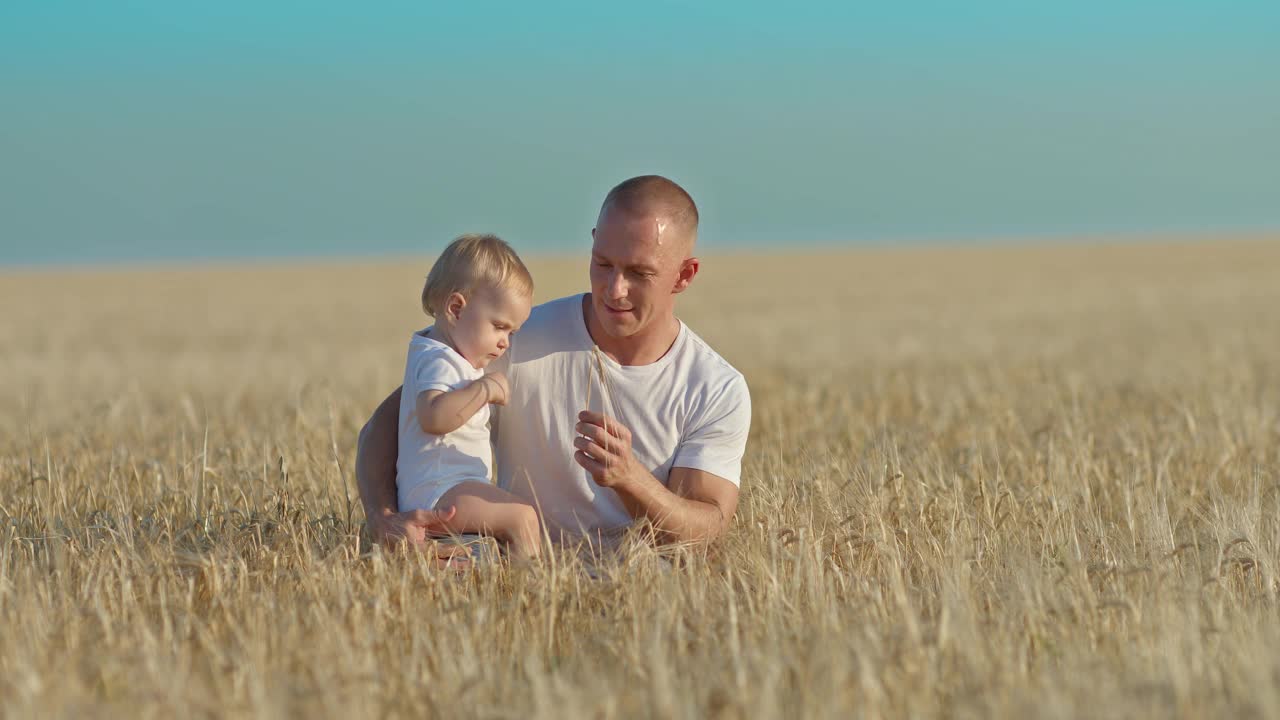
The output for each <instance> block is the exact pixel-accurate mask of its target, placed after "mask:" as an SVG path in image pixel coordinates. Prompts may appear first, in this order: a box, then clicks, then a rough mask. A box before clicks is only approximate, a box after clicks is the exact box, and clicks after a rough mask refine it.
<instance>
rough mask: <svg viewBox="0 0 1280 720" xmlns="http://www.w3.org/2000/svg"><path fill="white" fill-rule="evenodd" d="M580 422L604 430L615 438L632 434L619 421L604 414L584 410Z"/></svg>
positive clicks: (579, 417) (580, 414) (580, 415)
mask: <svg viewBox="0 0 1280 720" xmlns="http://www.w3.org/2000/svg"><path fill="white" fill-rule="evenodd" d="M578 420H580V421H582V422H584V423H587V424H589V425H595V426H597V427H601V428H604V429H605V430H607V431H608V433H609V434H610V435H613V436H614V437H626V436H627V435H628V434H629V433H630V432H631V431H630V430H628V429H627V428H625V427H623V426H622V424H621V423H619V422H618V421H617V420H614V419H613V418H611V417H609V416H608V415H605V414H604V413H598V412H595V411H593V410H583V411H582V412H580V413H578Z"/></svg>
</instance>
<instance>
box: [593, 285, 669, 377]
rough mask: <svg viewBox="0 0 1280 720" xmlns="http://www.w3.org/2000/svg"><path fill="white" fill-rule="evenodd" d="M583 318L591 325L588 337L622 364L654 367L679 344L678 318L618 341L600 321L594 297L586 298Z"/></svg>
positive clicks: (658, 323) (602, 350)
mask: <svg viewBox="0 0 1280 720" xmlns="http://www.w3.org/2000/svg"><path fill="white" fill-rule="evenodd" d="M582 319H583V320H584V321H586V324H587V334H589V335H590V336H591V340H592V341H593V342H595V344H596V345H597V346H598V347H599V348H600V352H603V353H604V354H605V355H608V356H609V357H610V358H612V359H613V360H614V361H616V362H617V363H618V364H619V365H651V364H653V363H656V362H658V361H659V360H661V359H662V357H663V356H664V355H666V354H667V351H669V350H670V349H671V346H672V345H675V342H676V338H678V337H679V336H680V321H679V320H677V319H676V317H675V316H674V315H672V316H670V317H668V318H666V320H665V322H664V321H659V322H657V323H655V325H657V327H652V328H646V329H645V330H644V331H643V332H640V333H637V334H635V335H632V336H630V337H625V338H617V337H613V336H611V335H609V334H608V333H606V332H605V331H604V329H603V328H602V327H600V323H599V322H598V321H597V320H596V314H595V307H594V306H593V305H592V304H591V294H590V293H587V294H586V295H583V296H582Z"/></svg>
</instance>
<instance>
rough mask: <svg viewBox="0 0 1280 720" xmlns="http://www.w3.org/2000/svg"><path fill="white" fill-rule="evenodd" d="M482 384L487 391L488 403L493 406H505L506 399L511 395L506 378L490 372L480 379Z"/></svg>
mask: <svg viewBox="0 0 1280 720" xmlns="http://www.w3.org/2000/svg"><path fill="white" fill-rule="evenodd" d="M482 382H484V383H485V386H486V387H487V388H488V390H489V402H491V403H493V404H494V405H506V404H507V398H508V397H509V396H510V395H511V388H510V387H508V386H507V376H506V375H503V374H502V373H500V372H491V373H489V374H487V375H485V376H484V378H482Z"/></svg>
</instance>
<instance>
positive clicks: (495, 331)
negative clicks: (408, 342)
mask: <svg viewBox="0 0 1280 720" xmlns="http://www.w3.org/2000/svg"><path fill="white" fill-rule="evenodd" d="M470 295H471V300H470V301H468V300H467V297H466V296H464V295H463V294H462V293H456V292H455V293H453V294H451V295H450V296H449V298H448V299H447V300H446V301H445V306H444V309H443V311H442V312H440V313H439V314H438V315H437V317H436V323H435V325H434V326H432V328H431V337H432V338H434V339H436V340H438V341H440V342H443V343H445V344H446V345H448V346H449V347H451V348H453V349H454V350H457V351H458V354H459V355H462V357H463V358H464V359H466V361H467V362H469V363H471V365H472V367H475V368H476V369H478V370H479V369H483V368H485V367H486V366H488V365H489V363H491V362H493V361H494V360H497V359H498V358H500V357H502V355H503V354H504V353H506V351H507V349H508V348H509V347H511V336H512V335H513V334H515V332H516V331H517V330H519V329H520V326H521V325H523V324H524V323H525V321H526V320H528V319H529V311H530V307H531V305H532V298H530V297H529V296H528V295H526V294H523V293H519V292H515V291H512V290H508V289H505V288H484V289H481V290H478V291H476V292H473V293H470ZM507 392H508V387H507V379H506V377H504V376H503V375H502V374H501V373H489V374H488V375H484V376H482V377H481V378H480V379H478V380H476V381H475V382H473V383H471V384H470V385H467V386H465V387H462V388H458V389H456V390H453V391H450V392H447V393H446V392H441V391H438V390H429V391H427V392H424V393H422V394H420V395H419V396H418V398H417V403H416V407H415V412H416V414H417V417H418V422H419V423H420V424H421V426H422V430H423V431H424V432H428V433H432V434H434V435H446V434H448V433H451V432H453V431H454V430H457V429H458V428H459V427H461V426H462V425H463V424H464V423H466V422H467V420H469V419H470V418H471V416H472V415H475V414H476V412H477V411H479V409H480V408H482V407H484V406H485V405H486V404H488V403H493V404H496V405H505V404H506V402H507Z"/></svg>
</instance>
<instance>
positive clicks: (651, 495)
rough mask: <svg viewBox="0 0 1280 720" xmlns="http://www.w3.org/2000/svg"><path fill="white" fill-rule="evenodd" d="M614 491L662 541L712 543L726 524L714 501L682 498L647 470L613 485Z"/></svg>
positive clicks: (628, 511)
mask: <svg viewBox="0 0 1280 720" xmlns="http://www.w3.org/2000/svg"><path fill="white" fill-rule="evenodd" d="M613 491H614V492H616V493H617V494H618V497H619V498H620V499H621V500H622V504H623V506H624V507H625V508H626V509H627V513H628V514H630V515H631V517H632V518H634V519H636V520H639V519H641V518H647V519H648V520H649V523H650V524H651V525H652V526H653V528H654V530H656V531H657V533H658V535H659V539H660V540H662V541H663V542H669V543H684V542H711V541H712V540H715V539H716V538H718V537H720V535H721V534H722V533H723V532H724V530H725V528H726V527H728V524H729V517H728V515H727V514H726V513H725V512H724V510H723V509H721V508H720V507H719V506H718V505H716V504H715V503H710V502H703V501H701V500H692V499H690V498H686V497H681V496H679V495H677V494H675V493H673V492H671V490H669V489H667V487H666V486H665V485H663V484H662V483H661V482H659V481H658V479H657V478H655V477H654V476H653V475H651V474H650V473H648V472H645V473H637V474H636V477H635V478H633V479H631V480H629V481H627V482H625V483H620V484H618V485H615V486H613Z"/></svg>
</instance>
